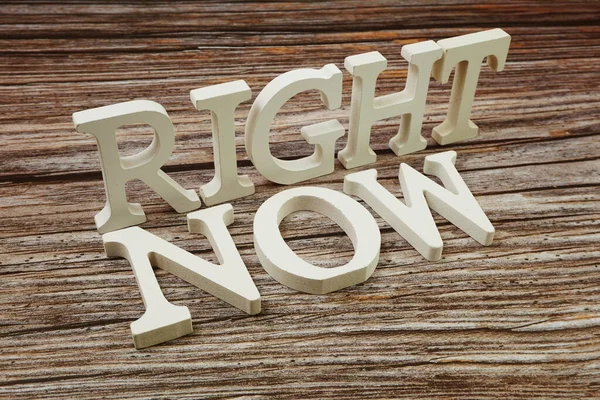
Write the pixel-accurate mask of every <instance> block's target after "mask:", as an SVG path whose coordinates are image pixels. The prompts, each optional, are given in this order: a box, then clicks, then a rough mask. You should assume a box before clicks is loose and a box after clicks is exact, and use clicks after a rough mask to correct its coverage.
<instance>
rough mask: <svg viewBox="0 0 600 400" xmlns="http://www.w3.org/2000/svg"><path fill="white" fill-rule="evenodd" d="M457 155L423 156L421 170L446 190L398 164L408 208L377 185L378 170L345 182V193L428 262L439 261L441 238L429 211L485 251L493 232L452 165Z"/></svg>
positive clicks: (361, 174)
mask: <svg viewBox="0 0 600 400" xmlns="http://www.w3.org/2000/svg"><path fill="white" fill-rule="evenodd" d="M455 161H456V152H454V151H447V152H444V153H438V154H434V155H431V156H427V157H425V165H424V167H423V171H424V172H425V173H426V174H430V175H435V176H437V177H439V178H440V179H441V180H442V182H443V184H444V186H445V187H446V188H444V187H442V186H440V185H438V184H437V183H435V182H434V181H432V180H431V179H429V178H427V177H426V176H424V175H422V174H421V173H419V172H417V171H416V170H415V169H413V168H411V167H410V166H408V165H407V164H404V163H403V164H401V165H400V171H399V175H400V185H401V186H402V193H403V194H404V199H405V202H406V205H405V204H403V203H402V202H401V201H400V200H398V199H397V198H396V197H395V196H394V195H393V194H392V193H390V192H389V191H387V190H386V189H385V188H384V187H383V186H382V185H381V184H379V182H377V170H375V169H370V170H367V171H361V172H356V173H353V174H349V175H346V177H345V178H344V192H346V193H348V194H351V195H354V196H358V197H360V198H361V199H362V200H364V202H365V203H367V204H368V205H369V206H371V208H372V209H373V210H375V212H376V213H377V214H379V215H380V216H381V218H383V219H384V220H385V221H386V222H387V223H388V224H390V225H391V226H392V228H394V229H395V230H396V232H398V233H399V234H400V235H401V236H402V237H403V238H405V239H406V240H407V241H408V242H409V243H410V244H411V246H413V247H414V248H415V249H416V250H417V251H418V252H419V253H421V255H422V256H423V257H425V258H426V259H428V260H431V261H435V260H439V259H440V257H441V256H442V246H443V244H442V238H441V237H440V234H439V232H438V230H437V228H436V226H435V222H434V220H433V216H432V215H431V212H430V211H429V207H431V209H432V210H435V211H436V212H437V213H439V214H440V215H441V216H442V217H444V218H446V219H447V220H448V221H450V222H451V223H453V224H454V225H456V226H457V227H459V228H460V229H461V230H463V231H464V232H465V233H467V234H468V235H469V236H471V237H472V238H473V239H475V240H477V241H478V242H479V243H481V244H483V245H484V246H487V245H490V244H491V243H492V239H493V238H494V232H495V231H494V227H493V226H492V224H491V223H490V221H489V220H488V218H487V217H486V215H485V213H484V212H483V210H482V209H481V207H480V206H479V204H478V203H477V200H475V198H474V197H473V195H472V194H471V191H470V190H469V188H468V187H467V185H466V184H465V182H464V181H463V179H462V178H461V176H460V174H459V173H458V171H457V170H456V167H455V166H454V162H455Z"/></svg>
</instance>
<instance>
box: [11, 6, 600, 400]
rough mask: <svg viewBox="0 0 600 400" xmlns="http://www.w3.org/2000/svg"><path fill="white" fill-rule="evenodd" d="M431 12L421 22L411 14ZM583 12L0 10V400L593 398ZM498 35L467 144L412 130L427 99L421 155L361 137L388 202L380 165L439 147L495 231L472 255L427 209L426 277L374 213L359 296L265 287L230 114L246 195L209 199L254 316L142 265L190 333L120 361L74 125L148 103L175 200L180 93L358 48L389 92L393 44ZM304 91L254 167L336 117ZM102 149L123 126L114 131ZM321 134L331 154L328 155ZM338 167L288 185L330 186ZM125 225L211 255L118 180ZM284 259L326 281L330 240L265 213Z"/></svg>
mask: <svg viewBox="0 0 600 400" xmlns="http://www.w3.org/2000/svg"><path fill="white" fill-rule="evenodd" d="M434 3H435V4H434ZM599 21H600V3H599V2H593V1H574V2H554V1H552V2H551V1H539V2H535V1H528V2H527V1H512V0H504V1H502V2H491V1H490V2H485V3H484V2H471V1H463V2H453V1H437V2H432V1H428V2H422V1H417V0H412V1H363V0H357V1H348V2H318V3H300V4H297V3H288V2H269V3H254V2H252V3H251V2H221V1H209V2H204V3H199V4H192V3H188V2H181V3H170V4H168V5H159V4H156V3H150V4H143V3H136V2H128V3H125V4H122V5H115V4H113V3H108V2H106V3H104V2H102V4H96V5H93V4H88V3H83V2H75V1H73V2H51V1H49V2H39V3H30V4H22V3H17V2H11V1H3V2H2V5H1V6H0V120H1V125H0V143H1V146H0V180H1V183H0V205H1V208H0V216H1V224H0V238H1V241H0V247H1V249H0V251H1V253H2V257H1V258H0V310H1V311H0V317H1V319H0V323H1V327H0V338H1V339H0V396H2V397H5V398H11V399H17V398H42V397H47V398H71V399H75V398H113V399H124V398H134V397H135V398H137V397H143V398H156V397H167V398H232V397H237V398H265V397H278V398H287V399H297V398H319V399H324V398H339V399H347V398H405V399H416V398H426V399H449V398H478V399H488V398H498V399H507V398H522V399H550V398H562V399H569V400H573V399H598V398H600V244H599V243H600V136H599V133H600V92H599V88H600V26H599V25H600V24H599ZM495 27H500V28H503V29H505V30H506V31H507V32H508V33H509V34H511V35H512V45H511V49H510V52H509V57H508V62H507V65H506V69H505V71H504V72H502V73H498V74H496V73H494V72H492V71H491V70H489V69H487V68H486V69H485V70H483V72H482V74H481V79H480V82H479V88H478V91H477V96H476V101H475V105H474V109H473V120H474V121H475V123H476V124H478V125H479V127H480V131H481V135H480V137H478V138H476V139H472V140H469V141H466V142H463V143H458V144H453V145H449V146H445V147H440V146H439V145H437V144H436V143H434V142H433V141H432V140H431V139H430V135H431V129H432V128H433V126H435V125H436V124H438V123H439V122H440V121H441V120H442V119H443V116H444V115H445V112H446V110H447V103H448V97H449V92H450V85H449V84H448V85H440V84H438V83H436V82H433V81H432V83H431V88H430V93H429V98H428V105H427V112H426V118H425V122H424V128H423V130H424V135H425V136H426V137H427V138H428V142H429V147H428V148H427V149H426V150H424V151H422V152H419V153H416V154H411V155H409V156H404V157H401V158H398V157H395V156H394V154H393V153H392V152H391V151H390V150H389V149H388V148H387V142H388V139H389V137H390V136H392V135H393V134H394V133H395V132H396V130H397V126H398V119H391V120H388V121H384V122H382V123H379V124H377V126H376V127H375V128H374V131H373V132H374V134H373V140H372V143H373V147H374V149H375V150H376V151H377V154H378V163H377V164H375V165H374V166H375V167H376V168H377V169H378V171H379V175H380V179H381V182H382V184H383V185H384V186H386V187H387V188H388V189H390V190H393V191H394V192H396V193H397V194H398V197H400V198H401V197H402V196H401V193H399V192H398V190H399V189H398V187H399V184H398V177H397V171H398V166H399V163H400V162H406V163H409V164H410V165H412V166H413V167H415V168H417V169H419V170H420V169H421V168H422V165H423V158H424V157H425V156H426V155H428V154H433V153H436V152H439V151H443V150H447V149H448V150H456V151H457V152H458V160H457V168H458V170H459V172H460V173H461V175H462V176H463V178H464V180H465V181H466V183H467V184H468V186H469V187H470V188H471V189H472V191H473V193H474V194H475V196H476V198H477V199H478V200H479V202H480V204H481V206H482V208H483V209H484V210H485V212H486V213H487V215H488V216H489V218H490V220H491V221H492V223H493V224H494V226H495V227H496V230H497V233H496V238H495V240H494V243H493V244H492V246H490V247H482V246H480V245H479V244H477V243H476V242H475V241H474V240H472V239H471V238H469V237H468V236H467V235H466V234H464V233H463V232H462V231H460V230H459V229H457V228H456V227H454V226H452V225H450V224H449V223H448V222H447V221H445V220H443V219H441V218H439V216H437V215H436V220H437V221H438V223H439V229H440V231H441V234H442V238H443V240H444V246H445V248H444V258H443V260H441V261H439V262H428V261H426V260H425V259H424V258H423V257H421V256H420V255H419V254H418V253H417V252H416V251H415V250H414V249H413V248H411V247H410V246H409V245H408V244H407V242H406V241H405V240H403V239H402V238H401V237H400V236H399V235H398V234H397V233H395V232H394V231H393V230H392V229H391V228H390V227H389V226H388V225H387V224H386V223H385V222H383V221H382V220H381V219H380V218H377V221H378V223H379V225H380V227H381V231H382V251H381V261H380V264H379V266H378V268H377V270H376V271H375V273H374V274H373V276H372V277H371V278H370V279H369V280H368V281H367V282H365V283H364V284H361V285H358V286H355V287H351V288H348V289H345V290H340V291H338V292H335V293H331V294H328V295H323V296H317V295H308V294H303V293H298V292H296V291H294V290H291V289H288V288H286V287H284V286H282V285H280V284H279V283H277V282H276V281H274V280H273V279H271V278H270V277H269V276H268V275H267V274H266V272H265V271H264V270H263V269H262V267H261V266H260V264H259V262H258V260H257V258H256V255H255V252H254V248H253V244H252V230H251V226H252V221H253V217H254V213H255V211H256V210H257V208H258V207H259V205H260V204H261V203H262V202H263V201H264V200H265V199H267V198H268V197H269V196H271V195H273V194H274V193H277V192H279V191H281V190H283V189H285V188H284V187H281V186H278V185H274V184H270V183H268V182H267V181H266V180H265V179H264V178H262V177H261V176H260V175H258V174H257V172H256V170H255V169H254V168H253V167H252V165H251V163H250V162H249V161H248V159H247V156H246V154H245V152H244V150H243V135H242V132H243V125H244V123H245V118H246V116H247V113H248V109H249V107H250V105H251V102H248V103H245V104H243V105H242V106H241V107H240V108H239V110H238V114H237V125H238V133H239V136H238V141H237V144H238V156H239V159H240V162H239V164H240V166H241V170H242V171H243V173H247V174H249V175H250V176H251V177H252V179H253V180H254V182H255V184H256V189H257V193H256V195H254V196H251V197H248V198H245V199H241V200H238V201H235V202H233V205H234V209H235V213H236V218H237V219H236V222H235V223H234V224H233V225H231V227H230V231H231V233H232V235H233V238H234V241H235V242H236V244H237V246H238V248H239V250H240V252H241V254H242V256H243V258H244V261H245V262H246V264H247V266H248V269H249V271H250V273H251V275H252V277H253V279H254V281H255V283H256V284H257V286H258V288H259V290H260V292H261V294H262V296H263V297H262V298H263V312H262V313H261V314H260V315H257V316H248V315H245V314H244V313H243V312H241V311H239V310H237V309H236V308H233V307H231V306H229V305H228V304H225V303H224V302H222V301H220V300H218V299H216V298H214V297H212V296H210V295H208V294H206V293H205V292H203V291H201V290H199V289H197V288H195V287H192V286H191V285H189V284H187V283H185V282H183V281H182V280H180V279H178V278H176V277H174V276H171V275H169V274H167V273H164V272H163V271H160V270H158V271H157V275H158V277H159V281H160V284H161V286H162V288H163V290H164V292H165V294H166V296H167V298H168V299H169V300H170V301H172V302H173V303H175V304H178V305H186V306H188V307H189V309H190V311H191V314H192V317H193V323H194V329H195V331H194V333H193V334H192V335H189V336H186V337H183V338H180V339H177V340H174V341H172V342H169V343H166V344H163V345H159V346H155V347H152V348H149V349H145V350H141V351H137V350H135V349H134V347H133V345H132V342H131V338H130V332H129V324H130V323H131V322H132V321H134V320H135V319H137V318H138V317H140V316H141V315H142V313H143V311H144V306H143V303H142V300H141V297H140V295H139V292H138V289H137V286H136V284H135V280H134V278H133V274H132V271H131V268H130V267H129V265H128V263H127V262H126V261H125V260H122V259H107V258H106V257H105V254H104V252H103V248H102V242H101V237H100V235H99V234H98V233H97V232H96V230H95V227H94V222H93V216H94V214H95V213H96V212H98V211H99V210H100V209H101V208H102V206H103V203H104V190H103V184H102V179H101V174H100V165H99V159H98V154H97V150H96V145H95V141H94V140H93V137H91V136H89V135H82V134H78V133H77V132H75V130H74V128H73V125H72V121H71V114H72V113H73V112H75V111H79V110H83V109H88V108H93V107H98V106H103V105H108V104H113V103H117V102H121V101H127V100H131V99H151V100H155V101H157V102H159V103H161V104H163V105H164V107H165V108H166V109H167V111H168V112H169V114H170V116H171V117H172V119H173V121H174V124H175V127H176V130H177V138H176V148H175V152H174V154H173V157H172V159H171V160H170V162H169V164H168V165H167V166H166V167H165V168H164V169H165V171H166V172H168V173H169V174H170V175H171V176H172V177H174V178H175V179H176V180H177V181H179V182H180V183H181V184H182V185H183V186H185V187H186V188H197V187H198V186H199V185H201V184H203V183H206V182H208V181H209V180H210V178H211V177H212V175H213V164H212V151H211V141H210V121H209V115H208V114H207V113H199V112H197V111H196V110H195V109H194V108H193V106H192V104H191V102H190V100H189V91H190V90H191V89H195V88H199V87H203V86H207V85H212V84H216V83H221V82H227V81H232V80H236V79H245V80H246V82H247V83H248V84H249V86H250V87H251V88H252V91H253V96H256V95H257V94H258V93H259V92H260V90H261V89H262V88H263V87H264V86H265V85H266V84H267V83H268V82H269V81H270V80H271V79H273V78H274V77H276V76H277V75H279V74H281V73H283V72H286V71H288V70H291V69H295V68H301V67H321V66H323V65H324V64H327V63H335V64H337V65H338V66H340V68H341V67H342V65H343V60H344V58H345V57H346V56H349V55H353V54H358V53H362V52H368V51H374V50H377V51H380V52H381V53H382V54H383V55H384V56H385V57H387V58H388V60H389V69H388V70H387V71H386V72H385V73H384V74H383V75H382V76H381V78H380V80H379V93H381V94H385V93H391V92H395V91H398V90H401V89H402V88H403V87H404V82H405V78H406V63H405V62H404V61H403V60H402V59H401V57H400V49H401V47H402V46H403V45H405V44H408V43H414V42H418V41H423V40H428V39H433V40H439V39H442V38H446V37H452V36H456V35H461V34H465V33H470V32H475V31H479V30H483V29H488V28H495ZM350 90H351V77H350V75H349V74H348V73H345V74H344V99H343V107H342V108H341V109H339V110H336V111H327V110H326V109H325V108H324V106H323V105H322V104H321V103H320V101H319V99H318V97H317V95H316V94H315V93H309V94H306V95H303V96H298V98H297V99H296V100H297V101H293V102H292V103H290V104H289V105H288V106H287V107H286V108H285V110H284V112H283V113H282V114H281V115H280V116H279V117H278V118H277V119H276V121H275V126H274V135H273V138H272V139H273V149H274V153H275V154H276V155H278V156H280V157H287V158H292V157H300V156H305V155H307V154H309V153H311V152H312V149H311V147H310V146H309V145H308V144H307V143H305V142H304V141H303V140H302V138H301V137H300V135H299V130H300V127H301V126H303V125H307V124H309V123H314V122H320V121H324V120H327V119H331V118H338V119H339V120H340V122H342V123H343V124H344V125H345V126H347V122H348V114H349V105H350ZM119 137H120V140H121V145H122V150H123V152H124V153H129V154H130V153H134V152H137V151H139V150H140V149H142V148H144V147H145V146H146V145H147V144H148V143H149V142H150V138H151V134H150V131H149V130H148V129H147V128H132V129H123V130H122V131H121V132H119ZM344 143H345V139H344V138H343V139H341V140H340V141H339V142H338V150H339V149H341V148H342V146H343V145H344ZM346 173H347V171H346V170H344V169H343V168H342V167H341V166H340V164H339V163H336V171H335V173H334V174H332V175H329V176H326V177H322V178H319V179H315V180H313V181H310V182H307V183H305V184H309V185H316V186H325V187H330V188H334V189H338V190H341V188H342V181H343V177H344V175H345V174H346ZM130 193H131V198H132V200H134V201H139V202H141V203H142V204H143V207H144V210H145V211H146V214H147V217H148V221H147V223H145V224H144V225H143V227H144V228H146V229H148V230H149V231H150V232H152V233H154V234H157V235H159V236H161V237H163V238H165V239H167V240H169V241H171V242H173V243H175V244H177V245H178V246H181V247H183V248H185V249H186V250H189V251H191V252H193V253H194V254H197V255H198V256H201V257H206V258H208V259H210V260H215V257H214V254H213V252H212V250H211V248H210V246H209V244H208V242H207V241H206V240H205V238H203V237H201V236H199V235H192V234H189V233H187V231H186V226H185V215H180V214H177V213H175V212H174V211H173V210H172V209H170V207H169V206H168V205H167V204H166V203H165V202H164V201H163V200H162V199H160V198H158V197H157V196H156V195H155V193H153V192H152V191H151V190H149V189H148V188H147V187H145V186H144V185H142V184H140V183H136V182H134V183H132V184H131V191H130ZM282 232H283V235H284V237H285V238H286V240H287V241H288V243H289V244H290V246H291V247H292V248H293V249H294V250H296V251H297V252H298V253H299V254H301V255H302V256H303V257H305V259H307V260H309V261H311V262H314V263H319V264H320V265H323V266H331V265H341V264H343V263H345V262H346V261H348V260H349V259H350V257H351V255H352V245H351V243H350V241H349V239H348V238H347V237H346V236H345V235H344V234H343V232H342V231H341V229H340V228H339V227H337V226H336V225H334V224H333V223H332V222H331V221H330V220H329V219H327V218H325V217H320V216H318V215H317V214H312V213H299V214H295V215H293V216H291V217H289V218H287V219H286V220H285V221H284V222H283V224H282Z"/></svg>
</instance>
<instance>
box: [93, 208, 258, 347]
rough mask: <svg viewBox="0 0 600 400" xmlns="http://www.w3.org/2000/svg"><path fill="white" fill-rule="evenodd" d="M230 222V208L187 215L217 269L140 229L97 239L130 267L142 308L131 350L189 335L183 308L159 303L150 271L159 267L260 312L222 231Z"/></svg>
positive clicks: (246, 276) (253, 290)
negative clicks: (214, 258)
mask: <svg viewBox="0 0 600 400" xmlns="http://www.w3.org/2000/svg"><path fill="white" fill-rule="evenodd" d="M232 222H233V208H232V207H231V205H230V204H222V205H220V206H216V207H212V208H210V209H206V210H201V211H196V212H193V213H190V214H188V228H189V231H190V232H198V233H202V234H203V235H205V236H206V237H208V240H209V241H210V243H211V245H212V246H213V249H214V251H215V254H216V255H217V258H218V259H219V263H220V265H215V264H212V263H210V262H208V261H205V260H203V259H201V258H199V257H196V256H195V255H193V254H191V253H189V252H187V251H185V250H183V249H181V248H179V247H177V246H175V245H173V244H171V243H169V242H167V241H165V240H163V239H161V238H159V237H157V236H155V235H153V234H151V233H150V232H147V231H145V230H144V229H142V228H140V227H132V228H126V229H122V230H119V231H115V232H110V233H106V234H104V235H103V236H102V240H103V241H104V248H105V250H106V254H107V255H108V256H109V257H123V258H126V259H127V260H128V261H129V263H130V264H131V267H132V268H133V273H134V275H135V278H136V280H137V283H138V286H139V288H140V293H141V295H142V298H143V300H144V304H145V305H146V312H145V313H144V315H143V316H142V317H141V318H140V319H138V320H137V321H134V322H132V323H131V334H132V336H133V342H134V344H135V347H136V348H138V349H141V348H144V347H149V346H153V345H155V344H158V343H162V342H165V341H167V340H171V339H175V338H178V337H180V336H183V335H186V334H188V333H191V332H192V324H191V317H190V312H189V310H188V308H187V307H185V306H175V305H173V304H171V303H169V301H168V300H167V299H165V297H164V296H163V294H162V291H161V290H160V286H159V285H158V282H157V280H156V277H155V276H154V272H153V271H152V266H156V267H159V268H162V269H164V270H165V271H168V272H170V273H172V274H174V275H176V276H178V277H179V278H181V279H183V280H185V281H186V282H189V283H191V284H192V285H194V286H197V287H199V288H201V289H203V290H206V291H207V292H208V293H210V294H212V295H213V296H216V297H218V298H219V299H221V300H223V301H226V302H228V303H229V304H231V305H232V306H234V307H237V308H239V309H241V310H243V311H245V312H247V313H248V314H257V313H259V312H260V293H259V292H258V290H257V289H256V286H255V285H254V282H252V278H251V277H250V274H249V273H248V270H247V269H246V266H245V265H244V262H243V261H242V259H241V257H240V255H239V252H238V251H237V249H236V247H235V244H234V242H233V239H232V238H231V236H230V235H229V232H228V231H227V227H226V225H229V224H231V223H232Z"/></svg>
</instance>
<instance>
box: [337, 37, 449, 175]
mask: <svg viewBox="0 0 600 400" xmlns="http://www.w3.org/2000/svg"><path fill="white" fill-rule="evenodd" d="M441 56H442V49H441V47H440V46H438V45H437V44H436V43H435V42H433V41H431V40H429V41H427V42H421V43H415V44H410V45H406V46H404V47H402V57H404V59H405V60H406V61H408V62H409V66H408V77H407V79H406V87H405V89H404V90H403V91H401V92H397V93H392V94H388V95H385V96H380V97H377V98H376V97H375V85H376V83H377V77H378V76H379V74H380V73H381V72H382V71H384V70H385V68H386V67H387V60H386V59H385V57H383V56H382V55H381V54H379V52H377V51H374V52H371V53H365V54H359V55H355V56H350V57H347V58H346V61H345V62H344V66H345V67H346V70H348V72H350V74H352V76H353V77H354V79H353V81H352V103H351V112H350V129H349V132H348V144H347V145H346V147H345V148H344V149H343V150H342V151H340V152H339V153H338V158H339V160H340V161H341V163H342V164H343V165H344V167H346V168H347V169H349V168H356V167H360V166H361V165H365V164H370V163H373V162H375V160H376V159H377V156H376V155H375V152H373V150H372V149H371V146H370V144H369V143H370V140H371V126H372V125H373V123H375V122H376V121H379V120H382V119H386V118H391V117H394V116H397V115H402V120H401V123H400V129H399V130H398V133H397V134H396V136H394V137H393V138H392V139H390V142H389V146H390V148H391V149H392V150H393V151H394V153H396V155H399V156H400V155H403V154H409V153H413V152H415V151H419V150H423V149H424V148H425V147H426V146H427V142H426V141H425V139H424V138H423V137H422V136H421V126H422V124H423V113H424V111H425V99H426V98H427V91H428V89H429V76H430V75H431V68H432V67H433V64H434V62H435V60H437V59H439V58H440V57H441Z"/></svg>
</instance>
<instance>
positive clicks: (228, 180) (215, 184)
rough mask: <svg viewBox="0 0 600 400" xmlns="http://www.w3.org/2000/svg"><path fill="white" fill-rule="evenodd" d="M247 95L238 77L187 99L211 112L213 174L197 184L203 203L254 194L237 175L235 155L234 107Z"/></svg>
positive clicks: (245, 178) (251, 186)
mask: <svg viewBox="0 0 600 400" xmlns="http://www.w3.org/2000/svg"><path fill="white" fill-rule="evenodd" d="M251 97H252V92H251V91H250V88H249V87H248V85H247V84H246V82H244V81H242V80H239V81H233V82H227V83H222V84H220V85H214V86H208V87H204V88H201V89H196V90H192V91H191V92H190V99H191V100H192V103H193V104H194V107H196V109H197V110H198V111H201V110H210V111H211V118H212V138H213V152H214V157H215V177H214V178H213V179H212V180H211V181H210V182H209V183H207V184H206V185H202V186H200V196H201V197H202V200H204V203H206V205H207V206H212V205H215V204H218V203H223V202H225V201H229V200H233V199H238V198H240V197H244V196H249V195H251V194H253V193H254V184H253V183H252V181H251V180H250V178H249V177H248V176H247V175H238V174H237V159H236V155H235V119H234V118H235V115H234V113H235V109H236V108H237V106H238V105H239V104H240V103H241V102H243V101H247V100H250V98H251Z"/></svg>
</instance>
